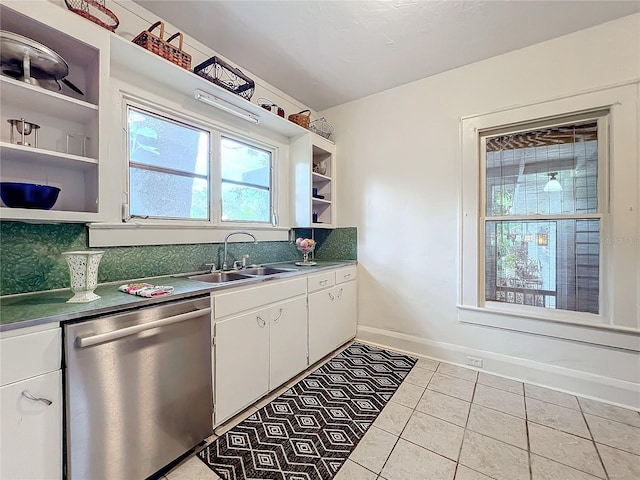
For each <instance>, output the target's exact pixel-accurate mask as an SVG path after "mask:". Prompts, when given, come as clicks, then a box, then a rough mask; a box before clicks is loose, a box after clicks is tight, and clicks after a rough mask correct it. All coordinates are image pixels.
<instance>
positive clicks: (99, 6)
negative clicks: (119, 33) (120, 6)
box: [64, 0, 120, 32]
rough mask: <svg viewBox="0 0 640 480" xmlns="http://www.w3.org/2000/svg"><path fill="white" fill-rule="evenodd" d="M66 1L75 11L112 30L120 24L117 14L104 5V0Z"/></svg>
mask: <svg viewBox="0 0 640 480" xmlns="http://www.w3.org/2000/svg"><path fill="white" fill-rule="evenodd" d="M64 3H65V4H66V5H67V8H68V9H69V10H71V11H72V12H73V13H75V14H78V15H80V16H81V17H84V18H86V19H87V20H91V21H92V22H93V23H95V24H97V25H100V26H101V27H102V28H106V29H107V30H111V31H112V32H115V31H116V28H118V25H120V20H118V17H116V14H115V13H113V12H112V11H111V10H109V9H108V8H106V7H105V6H104V0H64Z"/></svg>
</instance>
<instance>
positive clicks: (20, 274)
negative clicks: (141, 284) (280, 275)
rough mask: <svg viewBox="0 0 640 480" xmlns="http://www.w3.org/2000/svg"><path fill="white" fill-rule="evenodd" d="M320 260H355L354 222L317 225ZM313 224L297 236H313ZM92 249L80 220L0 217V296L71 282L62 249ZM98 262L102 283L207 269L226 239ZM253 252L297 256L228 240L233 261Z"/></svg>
mask: <svg viewBox="0 0 640 480" xmlns="http://www.w3.org/2000/svg"><path fill="white" fill-rule="evenodd" d="M313 234H314V235H315V238H316V240H317V242H318V245H317V247H316V252H315V256H316V258H317V259H318V260H356V259H357V245H356V244H357V237H356V235H357V232H356V228H355V227H347V228H337V229H335V230H328V229H315V230H314V232H313ZM311 235H312V232H311V230H309V229H296V236H304V237H310V236H311ZM87 248H88V234H87V228H86V227H85V226H84V225H77V224H58V225H50V224H45V225H39V224H29V223H21V222H0V295H9V294H14V293H25V292H37V291H41V290H51V289H56V288H66V287H68V286H69V270H68V268H67V264H66V262H65V260H64V258H63V257H62V255H61V253H62V252H66V251H69V250H86V249H87ZM96 250H105V254H104V256H103V257H102V261H101V262H100V269H99V277H98V281H99V282H101V283H102V282H114V281H119V280H130V279H134V278H144V277H153V276H159V275H169V274H176V273H186V272H196V271H201V270H205V269H206V268H207V267H206V266H205V264H206V263H211V262H213V261H215V262H216V264H217V265H218V266H220V265H221V263H222V250H223V247H222V244H221V243H214V244H188V245H159V246H156V245H152V246H140V247H107V248H101V249H96ZM245 253H248V254H249V262H250V263H258V264H263V263H273V262H286V261H292V260H298V259H300V258H301V255H302V254H300V253H299V252H298V251H297V250H296V248H295V245H289V242H260V243H258V244H257V245H254V244H253V243H251V242H248V243H230V244H229V259H230V262H232V261H233V260H236V259H239V258H240V257H241V256H242V255H243V254H245Z"/></svg>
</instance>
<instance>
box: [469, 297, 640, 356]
mask: <svg viewBox="0 0 640 480" xmlns="http://www.w3.org/2000/svg"><path fill="white" fill-rule="evenodd" d="M457 308H458V320H459V321H460V322H461V323H466V324H472V325H481V326H484V327H491V328H499V329H502V330H511V331H514V332H521V333H529V334H535V335H542V336H545V337H553V338H559V339H563V340H571V341H576V342H582V343H588V344H592V345H598V346H605V347H613V348H618V349H622V350H630V351H634V352H640V330H637V329H633V328H627V327H617V326H613V325H610V324H604V323H590V322H582V321H576V320H571V319H565V318H562V319H560V318H550V317H547V316H539V315H532V314H530V313H520V312H514V311H512V310H505V309H498V308H488V307H475V306H469V305H458V306H457ZM596 318H600V317H596Z"/></svg>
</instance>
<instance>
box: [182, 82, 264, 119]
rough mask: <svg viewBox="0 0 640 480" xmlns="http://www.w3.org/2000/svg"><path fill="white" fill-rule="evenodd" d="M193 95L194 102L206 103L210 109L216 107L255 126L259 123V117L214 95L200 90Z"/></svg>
mask: <svg viewBox="0 0 640 480" xmlns="http://www.w3.org/2000/svg"><path fill="white" fill-rule="evenodd" d="M193 95H194V97H195V99H196V100H200V101H201V102H202V103H206V104H207V105H211V106H212V107H216V108H218V109H220V110H222V111H223V112H227V113H230V114H231V115H235V116H236V117H238V118H241V119H243V120H246V121H247V122H251V123H255V124H256V125H257V124H259V123H260V117H258V116H257V115H254V114H253V113H251V112H249V111H248V110H244V109H243V108H240V107H236V106H235V105H233V104H231V103H229V102H227V101H226V100H222V99H221V98H218V97H216V96H214V95H211V94H209V93H207V92H204V91H202V90H196V91H195V92H193Z"/></svg>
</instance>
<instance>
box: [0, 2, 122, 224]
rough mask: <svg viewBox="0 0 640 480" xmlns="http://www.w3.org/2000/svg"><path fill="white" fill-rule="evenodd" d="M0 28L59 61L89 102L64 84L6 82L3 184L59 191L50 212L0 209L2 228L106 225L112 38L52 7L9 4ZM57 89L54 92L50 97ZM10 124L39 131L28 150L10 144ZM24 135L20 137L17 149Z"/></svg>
mask: <svg viewBox="0 0 640 480" xmlns="http://www.w3.org/2000/svg"><path fill="white" fill-rule="evenodd" d="M0 27H1V28H2V30H4V31H8V32H13V33H16V34H18V35H21V36H23V37H27V38H29V39H32V40H34V41H36V42H39V43H40V44H42V45H44V46H46V47H48V48H50V49H52V50H53V51H55V52H56V53H58V54H59V55H60V56H62V58H64V60H65V61H66V62H67V64H68V65H69V74H68V76H67V77H66V78H65V79H66V80H68V81H70V82H72V83H73V84H74V85H76V86H77V87H78V88H79V89H80V90H81V91H82V92H83V94H82V95H81V94H79V93H76V92H74V91H73V90H72V89H70V88H69V87H67V86H66V85H64V84H63V83H62V82H60V89H59V90H58V84H56V83H55V82H53V81H49V80H47V81H45V82H43V85H46V86H48V88H44V86H38V85H31V84H30V83H26V82H22V81H19V80H15V79H13V78H11V77H9V76H5V75H2V76H0V88H1V89H2V98H1V101H0V107H1V108H0V111H1V114H0V116H1V119H0V171H1V174H0V177H1V180H2V181H3V182H19V183H32V184H41V185H49V186H54V187H58V188H60V189H61V191H60V194H59V196H58V199H57V201H56V203H55V205H54V206H53V208H52V209H51V210H41V209H25V208H9V207H6V206H5V205H4V203H3V204H2V205H1V206H0V215H1V216H2V218H3V219H4V220H40V221H47V222H89V221H98V220H100V219H101V203H102V202H101V200H102V199H103V198H105V188H104V179H103V178H101V168H102V163H101V160H102V161H104V160H105V159H106V152H107V141H106V139H105V138H103V136H101V135H100V132H101V131H103V130H104V125H105V124H106V121H105V119H106V109H104V108H101V105H108V103H109V102H108V97H107V86H106V84H107V81H106V80H107V79H108V76H109V32H107V31H106V30H104V29H102V28H100V27H98V26H97V25H95V24H93V23H91V22H86V21H85V20H83V19H82V18H80V17H79V16H77V15H75V14H73V13H71V12H69V11H66V10H63V9H61V8H60V7H59V6H56V5H54V4H52V3H51V2H46V1H37V2H36V1H33V2H24V1H23V2H17V1H11V0H8V1H3V2H2V5H0ZM50 88H51V89H50ZM10 119H17V120H20V119H24V120H25V121H27V122H31V123H35V124H37V125H39V126H40V128H39V129H38V146H37V147H36V146H35V143H34V134H33V133H32V134H31V135H29V136H26V137H25V145H18V144H16V143H11V141H10V136H11V135H10V133H11V128H12V127H11V125H10V124H9V123H8V122H7V120H10ZM19 137H20V135H19V134H18V132H17V131H15V130H14V142H17V141H18V140H19Z"/></svg>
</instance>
